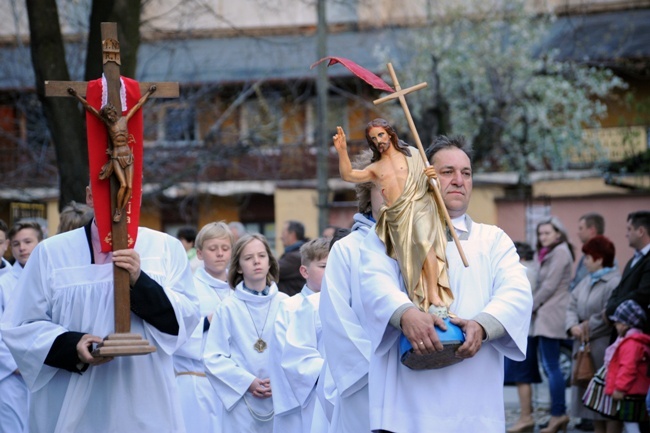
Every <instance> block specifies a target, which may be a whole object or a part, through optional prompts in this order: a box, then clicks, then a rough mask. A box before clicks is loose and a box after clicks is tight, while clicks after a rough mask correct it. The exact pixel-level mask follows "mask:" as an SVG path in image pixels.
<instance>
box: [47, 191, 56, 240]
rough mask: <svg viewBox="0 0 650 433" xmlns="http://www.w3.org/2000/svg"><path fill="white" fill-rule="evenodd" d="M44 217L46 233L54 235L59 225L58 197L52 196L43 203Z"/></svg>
mask: <svg viewBox="0 0 650 433" xmlns="http://www.w3.org/2000/svg"><path fill="white" fill-rule="evenodd" d="M45 218H47V234H48V236H54V235H55V234H56V233H57V231H56V229H57V228H58V227H59V199H58V197H57V198H53V199H51V200H49V201H48V202H47V203H46V205H45Z"/></svg>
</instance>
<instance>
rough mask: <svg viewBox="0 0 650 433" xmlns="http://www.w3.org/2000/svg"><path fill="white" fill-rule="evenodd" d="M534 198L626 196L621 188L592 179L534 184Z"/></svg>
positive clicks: (561, 180) (560, 180) (599, 179)
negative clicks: (601, 195) (600, 195)
mask: <svg viewBox="0 0 650 433" xmlns="http://www.w3.org/2000/svg"><path fill="white" fill-rule="evenodd" d="M532 193H533V197H573V196H578V197H581V196H585V195H595V194H617V195H620V194H622V193H623V194H624V193H626V192H625V191H623V190H621V188H618V187H614V186H609V185H605V183H604V182H603V179H602V178H601V177H594V178H590V179H558V180H545V181H538V182H535V183H534V184H533V190H532Z"/></svg>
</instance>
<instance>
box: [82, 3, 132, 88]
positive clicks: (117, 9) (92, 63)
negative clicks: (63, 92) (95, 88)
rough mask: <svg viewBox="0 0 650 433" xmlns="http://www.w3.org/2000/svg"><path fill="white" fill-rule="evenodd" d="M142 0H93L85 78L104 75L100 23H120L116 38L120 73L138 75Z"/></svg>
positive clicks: (92, 78)
mask: <svg viewBox="0 0 650 433" xmlns="http://www.w3.org/2000/svg"><path fill="white" fill-rule="evenodd" d="M141 9H142V5H141V2H140V1H139V0H94V1H93V4H92V10H91V12H90V29H89V32H88V52H87V54H86V75H85V79H86V81H90V80H95V79H97V78H99V77H101V76H102V50H101V46H102V37H101V28H100V24H101V23H103V22H114V23H117V38H118V40H119V42H120V58H121V61H122V64H121V65H120V74H121V75H123V76H125V77H129V78H134V79H135V78H136V77H135V72H136V66H137V56H138V48H139V47H140V11H141Z"/></svg>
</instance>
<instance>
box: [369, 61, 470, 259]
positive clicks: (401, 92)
mask: <svg viewBox="0 0 650 433" xmlns="http://www.w3.org/2000/svg"><path fill="white" fill-rule="evenodd" d="M387 66H388V72H389V73H390V77H391V78H392V79H393V87H395V92H394V93H391V94H390V95H388V96H384V97H383V98H379V99H375V100H374V101H373V104H375V105H379V104H382V103H384V102H387V101H392V100H393V99H398V100H399V103H400V104H401V105H402V109H403V110H404V114H405V115H406V120H407V122H408V124H409V128H410V129H411V134H413V138H414V139H415V144H416V145H417V147H418V151H419V152H420V156H421V157H422V159H423V160H424V165H425V167H428V166H429V165H430V164H429V160H428V159H427V155H426V154H425V153H424V147H422V142H421V141H420V135H419V134H418V130H417V129H416V128H415V123H414V122H413V117H412V116H411V110H409V107H408V104H407V103H406V98H405V97H404V96H405V95H407V94H409V93H411V92H415V91H416V90H420V89H423V88H425V87H427V83H420V84H416V85H415V86H412V87H408V88H406V89H402V87H401V86H400V84H399V81H398V80H397V75H395V70H394V69H393V65H392V64H391V63H388V65H387ZM431 185H433V192H434V196H435V198H436V203H437V205H438V209H440V210H441V212H442V214H443V215H444V217H445V222H446V223H447V227H449V231H450V233H451V237H452V238H453V239H454V243H455V244H456V248H458V252H459V253H460V258H461V260H462V261H463V264H464V265H465V267H468V266H469V263H468V262H467V258H466V257H465V253H464V251H463V247H461V246H460V240H459V239H458V235H457V234H456V230H455V229H454V226H453V224H452V223H451V218H450V217H449V212H447V208H446V207H445V202H444V201H443V200H442V195H440V190H439V189H438V184H437V183H436V182H434V181H433V180H431Z"/></svg>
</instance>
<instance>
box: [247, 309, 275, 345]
mask: <svg viewBox="0 0 650 433" xmlns="http://www.w3.org/2000/svg"><path fill="white" fill-rule="evenodd" d="M244 305H245V306H246V311H248V315H249V316H250V318H251V321H252V322H253V326H254V327H255V333H256V334H257V341H256V342H255V344H253V349H255V350H257V351H258V352H259V353H262V352H264V351H265V350H266V341H264V340H262V334H263V333H264V327H265V326H266V320H267V319H268V318H269V311H271V301H269V308H268V309H267V310H266V317H265V318H264V325H262V332H257V325H256V324H255V319H253V315H252V314H251V310H250V308H248V303H247V302H246V301H244Z"/></svg>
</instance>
